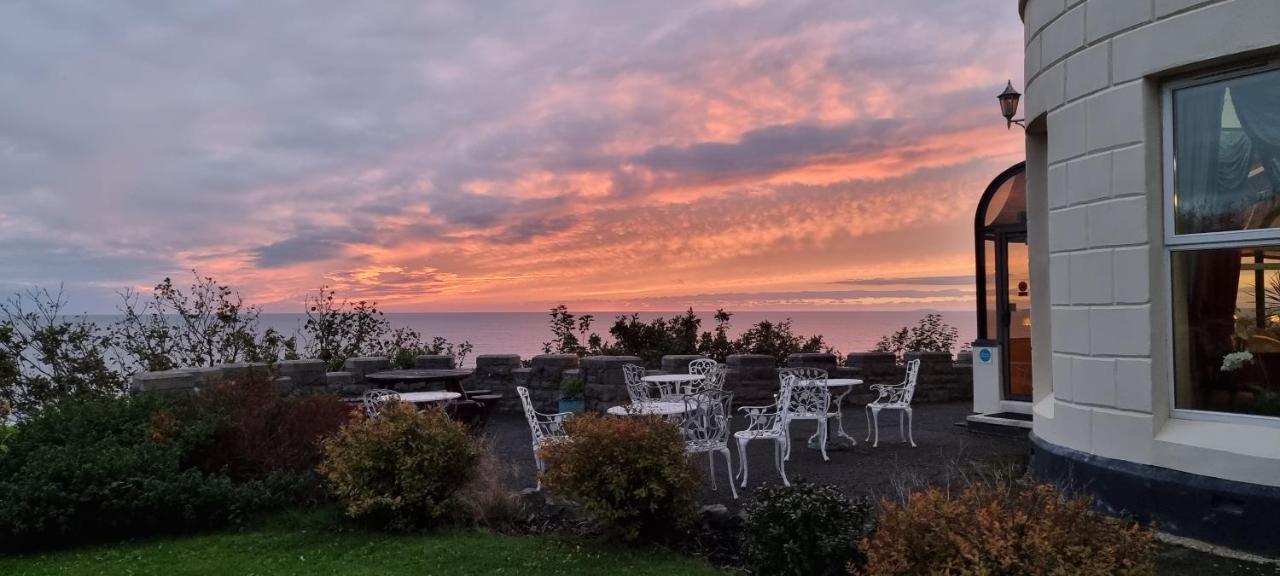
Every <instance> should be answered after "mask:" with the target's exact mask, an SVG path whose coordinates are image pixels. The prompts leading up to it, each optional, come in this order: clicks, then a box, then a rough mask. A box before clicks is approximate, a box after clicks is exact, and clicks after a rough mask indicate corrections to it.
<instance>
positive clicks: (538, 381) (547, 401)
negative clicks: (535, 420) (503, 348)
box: [517, 354, 579, 412]
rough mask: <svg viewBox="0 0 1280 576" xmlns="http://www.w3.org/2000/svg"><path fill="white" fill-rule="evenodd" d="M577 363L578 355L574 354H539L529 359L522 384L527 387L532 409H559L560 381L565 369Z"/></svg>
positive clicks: (571, 367)
mask: <svg viewBox="0 0 1280 576" xmlns="http://www.w3.org/2000/svg"><path fill="white" fill-rule="evenodd" d="M578 364H579V361H578V357H577V355H574V354H539V355H537V356H534V357H533V358H532V359H531V360H530V361H529V372H528V374H527V376H526V377H527V380H525V382H526V384H524V386H527V387H528V388H529V399H530V400H531V401H532V402H533V407H534V409H536V410H538V411H539V412H558V411H559V410H560V381H561V379H562V378H564V373H565V371H567V370H573V369H575V368H577V367H578ZM518 400H519V399H517V401H518Z"/></svg>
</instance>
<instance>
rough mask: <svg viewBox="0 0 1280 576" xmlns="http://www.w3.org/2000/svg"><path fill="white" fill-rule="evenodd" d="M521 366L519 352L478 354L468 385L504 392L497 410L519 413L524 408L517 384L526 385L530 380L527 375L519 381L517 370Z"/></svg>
mask: <svg viewBox="0 0 1280 576" xmlns="http://www.w3.org/2000/svg"><path fill="white" fill-rule="evenodd" d="M520 367H521V364H520V355H519V354H481V355H479V356H476V371H475V373H474V374H473V375H472V376H471V379H470V380H468V381H467V387H468V388H473V389H477V390H490V391H492V392H494V393H495V394H502V400H501V401H499V402H498V406H497V410H498V411H500V412H511V413H519V412H521V410H522V408H521V407H520V396H519V395H518V394H517V393H516V386H524V385H525V382H527V380H528V379H527V377H526V378H525V379H523V380H521V381H519V383H517V380H516V371H517V370H520Z"/></svg>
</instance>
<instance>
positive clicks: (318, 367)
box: [276, 360, 328, 392]
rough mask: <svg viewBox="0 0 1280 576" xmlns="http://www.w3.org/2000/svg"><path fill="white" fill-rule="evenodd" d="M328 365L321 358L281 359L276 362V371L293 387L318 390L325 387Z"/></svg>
mask: <svg viewBox="0 0 1280 576" xmlns="http://www.w3.org/2000/svg"><path fill="white" fill-rule="evenodd" d="M326 370H328V365H327V364H325V362H324V361H323V360H281V361H279V362H276V373H277V374H279V375H280V377H281V378H288V379H289V380H290V381H291V382H292V384H293V387H294V388H295V389H297V390H299V391H303V392H320V391H322V390H324V389H325V387H326V385H327V382H326V381H325V372H326Z"/></svg>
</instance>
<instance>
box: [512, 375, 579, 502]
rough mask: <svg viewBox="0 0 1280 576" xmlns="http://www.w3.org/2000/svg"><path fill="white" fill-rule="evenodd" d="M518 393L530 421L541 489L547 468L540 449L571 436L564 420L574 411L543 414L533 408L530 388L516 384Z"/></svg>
mask: <svg viewBox="0 0 1280 576" xmlns="http://www.w3.org/2000/svg"><path fill="white" fill-rule="evenodd" d="M516 393H517V394H519V395H520V404H522V405H523V406H524V417H525V419H526V420H528V421H529V432H530V433H531V434H532V435H533V463H534V465H536V466H537V468H538V485H537V489H538V490H541V489H542V473H543V472H544V471H545V470H546V466H545V465H544V464H543V463H542V455H541V454H539V453H538V451H539V450H540V449H542V447H543V446H546V445H547V444H551V443H554V442H560V441H562V440H564V439H566V438H568V437H569V436H568V434H566V433H565V430H564V421H565V419H567V418H568V417H569V415H570V414H573V413H572V412H559V413H556V414H543V413H541V412H538V411H537V410H534V409H533V402H531V401H530V400H529V389H528V388H525V387H524V386H516Z"/></svg>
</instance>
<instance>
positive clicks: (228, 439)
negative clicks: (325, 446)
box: [193, 378, 351, 480]
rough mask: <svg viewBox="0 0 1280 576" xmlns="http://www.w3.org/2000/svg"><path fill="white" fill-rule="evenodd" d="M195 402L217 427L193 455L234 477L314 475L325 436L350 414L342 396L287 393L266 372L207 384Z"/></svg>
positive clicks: (206, 466) (204, 466)
mask: <svg viewBox="0 0 1280 576" xmlns="http://www.w3.org/2000/svg"><path fill="white" fill-rule="evenodd" d="M193 408H194V410H195V418H196V419H199V420H201V421H202V422H203V424H204V425H205V426H207V427H209V428H210V429H211V430H212V441H211V443H210V444H209V445H208V446H206V447H204V449H202V450H201V451H200V452H199V453H198V454H197V455H195V456H194V458H195V459H196V461H197V464H198V465H199V467H200V468H201V469H204V470H206V471H209V472H224V473H226V474H227V475H229V476H231V478H233V479H235V480H255V479H263V478H266V477H268V476H271V475H273V474H282V473H283V474H295V475H296V474H302V475H310V474H311V473H312V472H313V471H314V470H315V469H316V466H317V465H319V463H320V441H321V439H323V438H324V437H326V436H329V435H331V434H333V433H334V432H337V431H338V429H339V428H340V427H341V426H342V425H343V424H345V423H346V422H347V421H348V420H349V419H350V416H351V406H350V405H348V404H345V403H343V402H342V401H341V400H340V399H338V397H337V396H333V395H329V394H318V395H310V396H286V395H282V394H280V393H279V392H278V391H277V390H276V389H275V384H274V383H273V382H271V381H269V380H267V379H263V378H256V379H255V378H248V379H244V380H235V381H229V382H223V383H219V384H216V385H214V386H211V387H207V388H205V389H203V390H202V391H201V393H200V395H199V396H198V397H196V398H195V400H194V401H193Z"/></svg>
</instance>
